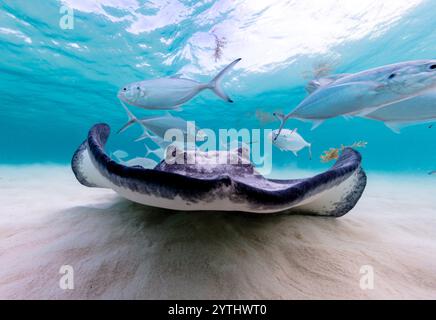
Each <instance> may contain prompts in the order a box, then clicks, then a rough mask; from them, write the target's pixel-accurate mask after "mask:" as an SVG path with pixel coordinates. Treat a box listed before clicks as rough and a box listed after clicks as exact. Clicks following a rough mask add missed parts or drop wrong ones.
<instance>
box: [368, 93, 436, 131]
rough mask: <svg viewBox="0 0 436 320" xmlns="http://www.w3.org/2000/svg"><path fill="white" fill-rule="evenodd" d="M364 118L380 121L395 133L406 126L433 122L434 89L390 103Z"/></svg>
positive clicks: (434, 106) (435, 94)
mask: <svg viewBox="0 0 436 320" xmlns="http://www.w3.org/2000/svg"><path fill="white" fill-rule="evenodd" d="M364 118H367V119H372V120H378V121H382V122H383V123H384V124H385V125H386V126H387V127H388V128H389V129H391V130H392V131H393V132H395V133H400V131H401V129H402V128H404V127H407V126H411V125H415V124H420V123H426V122H427V123H428V122H433V121H435V120H436V90H434V91H429V92H426V93H424V94H422V95H419V96H416V97H413V98H411V99H408V100H404V101H401V102H397V103H393V104H390V105H388V106H386V107H383V108H380V109H378V110H376V111H375V112H372V113H370V114H368V115H366V116H364ZM432 126H433V125H430V126H429V128H431V127H432Z"/></svg>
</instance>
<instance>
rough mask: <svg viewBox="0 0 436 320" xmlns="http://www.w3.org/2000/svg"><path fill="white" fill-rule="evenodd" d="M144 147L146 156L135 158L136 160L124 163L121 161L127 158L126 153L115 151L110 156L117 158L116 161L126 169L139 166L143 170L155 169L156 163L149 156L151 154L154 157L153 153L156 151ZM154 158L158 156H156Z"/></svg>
mask: <svg viewBox="0 0 436 320" xmlns="http://www.w3.org/2000/svg"><path fill="white" fill-rule="evenodd" d="M144 146H145V149H146V154H145V156H144V157H136V158H133V159H130V160H126V161H125V160H123V159H125V158H127V157H128V156H129V154H128V153H127V152H125V151H122V150H117V151H115V152H114V153H112V154H113V155H114V156H115V158H117V161H118V162H119V163H120V164H122V165H124V166H127V167H138V166H140V167H142V168H145V169H152V168H154V167H156V165H157V162H156V161H154V160H152V159H150V158H149V156H150V155H152V154H155V155H156V153H155V152H156V150H150V149H149V148H148V146H147V145H146V144H144ZM156 156H158V155H156ZM159 158H160V156H159Z"/></svg>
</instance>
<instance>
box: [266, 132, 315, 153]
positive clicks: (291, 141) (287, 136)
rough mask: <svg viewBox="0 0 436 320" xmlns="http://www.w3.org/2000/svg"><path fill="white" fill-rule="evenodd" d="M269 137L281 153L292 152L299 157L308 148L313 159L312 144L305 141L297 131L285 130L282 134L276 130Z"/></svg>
mask: <svg viewBox="0 0 436 320" xmlns="http://www.w3.org/2000/svg"><path fill="white" fill-rule="evenodd" d="M269 137H270V139H271V141H272V142H273V144H274V145H275V146H276V147H277V148H279V149H280V150H281V151H291V152H292V153H293V154H294V155H295V156H298V152H299V151H300V150H302V149H304V148H308V149H309V157H310V159H312V144H310V143H309V142H307V141H306V140H304V138H303V137H302V136H301V135H300V134H298V132H297V129H294V130H288V129H283V130H282V131H281V132H280V133H279V130H274V131H273V132H271V133H270V135H269Z"/></svg>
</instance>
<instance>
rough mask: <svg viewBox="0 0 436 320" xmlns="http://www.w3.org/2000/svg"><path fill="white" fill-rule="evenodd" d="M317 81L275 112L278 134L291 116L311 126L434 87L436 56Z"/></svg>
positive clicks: (435, 84) (363, 113)
mask: <svg viewBox="0 0 436 320" xmlns="http://www.w3.org/2000/svg"><path fill="white" fill-rule="evenodd" d="M318 80H319V79H318ZM318 82H319V83H318V85H317V84H316V83H312V84H310V85H309V87H308V88H307V89H308V90H309V91H310V92H312V94H310V95H309V96H308V97H307V98H306V99H304V100H303V101H302V102H301V103H300V104H299V105H298V106H297V107H296V108H295V109H294V110H293V111H292V112H290V113H288V114H287V115H284V114H281V113H275V114H274V115H275V116H276V117H277V118H279V120H280V121H281V125H280V128H279V134H280V132H281V130H282V129H283V127H284V125H285V123H286V121H287V120H288V119H290V118H292V119H299V120H303V121H312V122H313V127H312V130H313V129H315V128H317V127H318V126H319V125H321V124H322V123H323V122H324V121H325V120H326V119H330V118H334V117H337V116H342V115H348V116H365V115H367V114H370V113H372V112H374V111H376V110H377V109H379V108H381V107H385V106H388V105H390V104H392V103H396V102H400V101H403V100H407V99H410V98H412V97H415V96H417V95H420V94H423V93H424V92H426V91H428V90H431V89H433V88H435V87H436V60H419V61H408V62H403V63H398V64H393V65H388V66H383V67H379V68H375V69H370V70H366V71H363V72H359V73H354V74H344V75H339V77H338V78H337V79H336V78H335V77H333V76H331V77H327V78H324V79H321V81H318Z"/></svg>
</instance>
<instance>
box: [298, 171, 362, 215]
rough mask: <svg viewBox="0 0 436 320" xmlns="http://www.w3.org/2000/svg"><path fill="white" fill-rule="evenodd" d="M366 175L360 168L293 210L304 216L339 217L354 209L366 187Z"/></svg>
mask: <svg viewBox="0 0 436 320" xmlns="http://www.w3.org/2000/svg"><path fill="white" fill-rule="evenodd" d="M366 180H367V178H366V174H365V172H364V171H363V169H362V168H360V167H359V168H357V170H356V171H355V172H354V173H353V174H352V175H351V176H350V177H348V178H347V179H346V180H344V181H342V182H341V183H337V184H334V185H330V186H329V187H328V188H326V190H325V191H323V192H320V193H319V194H318V195H317V196H316V197H315V199H311V201H307V202H306V203H303V204H302V205H299V206H297V207H295V208H294V211H296V212H298V211H300V212H301V213H305V214H313V215H325V216H333V217H341V216H343V215H345V214H346V213H348V212H349V211H350V210H352V209H353V208H354V206H355V205H356V204H357V202H358V201H359V199H360V197H361V196H362V193H363V191H364V190H365V187H366Z"/></svg>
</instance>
